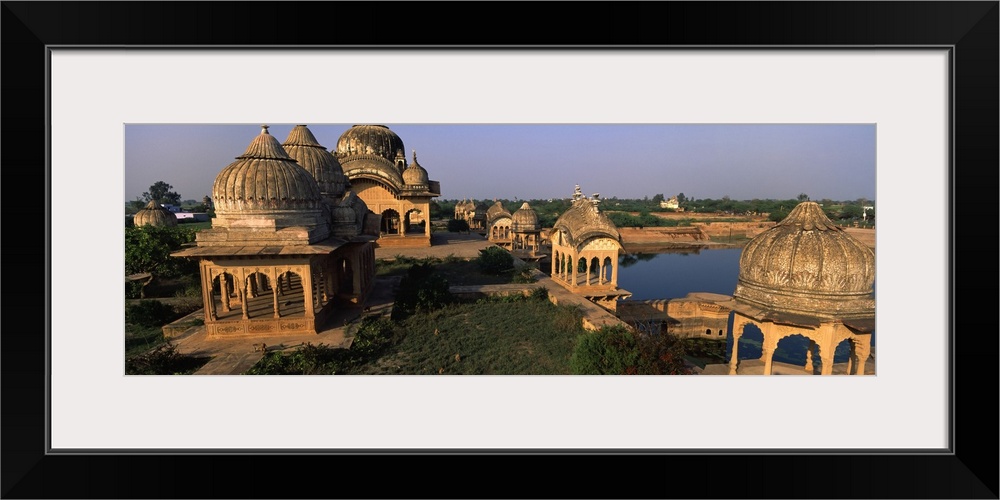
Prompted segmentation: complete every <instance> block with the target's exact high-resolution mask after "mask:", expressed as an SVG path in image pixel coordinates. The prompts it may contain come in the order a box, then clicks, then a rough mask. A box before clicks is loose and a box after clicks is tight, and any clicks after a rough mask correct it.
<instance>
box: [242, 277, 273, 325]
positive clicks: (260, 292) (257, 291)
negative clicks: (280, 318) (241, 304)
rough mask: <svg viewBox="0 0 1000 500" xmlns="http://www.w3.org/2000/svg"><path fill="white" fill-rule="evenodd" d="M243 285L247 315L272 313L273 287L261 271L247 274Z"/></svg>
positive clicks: (268, 314)
mask: <svg viewBox="0 0 1000 500" xmlns="http://www.w3.org/2000/svg"><path fill="white" fill-rule="evenodd" d="M244 287H245V288H244V289H245V290H246V297H247V307H246V309H247V317H249V318H256V317H261V316H267V317H270V316H273V315H274V288H273V287H272V286H271V279H270V278H268V276H267V275H266V274H264V273H261V272H256V273H251V274H249V275H248V276H247V279H246V283H244Z"/></svg>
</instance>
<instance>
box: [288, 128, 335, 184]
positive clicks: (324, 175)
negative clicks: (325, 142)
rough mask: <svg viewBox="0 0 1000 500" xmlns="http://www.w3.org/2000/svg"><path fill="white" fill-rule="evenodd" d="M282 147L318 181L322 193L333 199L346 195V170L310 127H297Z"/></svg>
mask: <svg viewBox="0 0 1000 500" xmlns="http://www.w3.org/2000/svg"><path fill="white" fill-rule="evenodd" d="M282 147H284V149H285V152H287V153H288V156H290V157H291V158H292V159H294V160H295V161H297V162H298V164H299V166H301V167H302V168H304V169H306V171H307V172H309V173H310V174H311V175H312V176H313V178H314V179H316V184H318V185H319V190H320V192H321V193H323V194H325V195H327V196H331V197H339V196H340V195H342V194H344V189H346V184H347V177H346V176H344V169H343V168H342V167H341V166H340V162H339V161H337V158H336V157H334V156H333V154H332V153H330V152H329V151H327V150H326V148H325V147H323V146H322V145H320V143H319V142H318V141H317V140H316V137H315V136H314V135H313V133H312V131H310V130H309V128H308V127H306V126H305V125H296V126H295V128H293V129H292V131H291V132H290V133H289V134H288V139H285V143H284V144H282Z"/></svg>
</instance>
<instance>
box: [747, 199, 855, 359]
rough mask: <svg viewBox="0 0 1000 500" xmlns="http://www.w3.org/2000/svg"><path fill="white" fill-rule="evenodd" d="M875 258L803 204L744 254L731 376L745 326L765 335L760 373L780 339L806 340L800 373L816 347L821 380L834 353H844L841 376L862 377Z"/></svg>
mask: <svg viewBox="0 0 1000 500" xmlns="http://www.w3.org/2000/svg"><path fill="white" fill-rule="evenodd" d="M874 282H875V253H874V252H873V251H872V250H871V249H870V248H869V247H867V246H865V245H864V244H863V243H861V242H860V241H858V240H857V239H855V238H854V237H852V236H851V235H849V234H848V233H847V232H845V231H844V230H842V229H841V228H839V227H837V226H836V225H835V224H834V223H833V222H831V221H830V219H828V218H827V216H826V214H824V213H823V209H822V208H821V207H820V206H819V204H817V203H815V202H808V201H807V202H804V203H800V204H799V205H798V206H796V207H795V208H794V209H793V210H792V211H791V213H789V214H788V217H786V218H785V219H784V220H783V221H781V222H779V223H778V224H777V225H775V226H774V227H772V228H771V229H769V230H767V231H765V232H763V233H761V234H759V235H758V236H757V237H755V238H754V239H753V240H751V241H750V242H749V243H748V244H747V245H746V247H745V248H744V249H743V253H742V255H741V256H740V274H739V278H738V280H737V285H736V291H735V292H734V294H733V299H734V300H733V302H732V304H733V306H732V307H733V310H734V311H735V316H734V320H733V350H732V357H731V359H730V365H729V368H730V371H729V373H730V374H736V373H737V368H738V364H739V358H738V349H737V347H738V344H739V339H740V337H741V336H742V335H743V333H744V329H745V327H746V326H747V325H751V324H752V325H755V326H756V327H757V328H759V329H760V331H761V332H762V333H763V335H764V342H763V346H762V358H763V361H764V374H765V375H770V374H771V366H772V357H773V355H774V352H775V350H776V349H777V348H778V344H779V342H781V340H782V339H784V338H786V337H789V336H791V335H802V336H804V337H806V338H808V339H809V350H808V351H807V352H806V366H805V371H806V372H807V373H810V374H811V373H813V372H814V367H813V362H812V360H813V351H814V350H815V349H816V348H817V347H818V348H819V356H820V359H821V360H822V366H821V371H820V373H821V374H823V375H829V374H831V373H833V359H834V350H835V349H836V347H837V345H838V344H840V343H841V342H843V341H845V340H846V341H849V342H850V346H851V354H850V360H849V362H848V373H849V374H856V375H862V374H864V373H865V362H866V361H867V359H868V356H869V354H870V353H871V337H872V332H873V331H874V328H875V297H874V288H873V285H874Z"/></svg>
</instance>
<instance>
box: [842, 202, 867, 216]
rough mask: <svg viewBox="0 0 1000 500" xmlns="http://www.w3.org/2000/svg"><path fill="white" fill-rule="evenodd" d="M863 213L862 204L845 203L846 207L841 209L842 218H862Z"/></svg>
mask: <svg viewBox="0 0 1000 500" xmlns="http://www.w3.org/2000/svg"><path fill="white" fill-rule="evenodd" d="M861 215H862V210H861V206H860V205H844V208H841V209H840V218H841V219H860V218H861Z"/></svg>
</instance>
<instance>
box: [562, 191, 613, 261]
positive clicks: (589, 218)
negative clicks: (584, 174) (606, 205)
mask: <svg viewBox="0 0 1000 500" xmlns="http://www.w3.org/2000/svg"><path fill="white" fill-rule="evenodd" d="M578 191H579V190H578ZM597 203H598V200H596V199H594V200H591V199H588V198H587V197H586V196H583V195H582V194H578V195H574V201H573V204H572V205H570V207H569V210H567V211H566V212H564V213H563V214H562V215H560V216H559V218H558V219H556V223H555V224H554V225H553V228H554V229H555V230H558V231H562V232H564V233H565V234H566V239H567V242H568V243H569V245H570V246H574V247H578V246H580V245H582V244H583V243H584V242H586V241H587V240H589V239H591V238H597V237H605V238H611V239H613V240H615V241H617V242H619V243H621V235H619V234H618V228H617V227H616V226H615V223H614V222H611V219H609V218H608V216H607V215H605V214H604V213H603V212H601V211H599V210H598V209H597Z"/></svg>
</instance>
